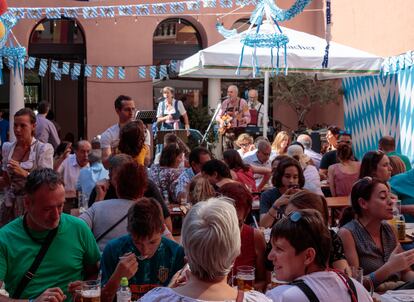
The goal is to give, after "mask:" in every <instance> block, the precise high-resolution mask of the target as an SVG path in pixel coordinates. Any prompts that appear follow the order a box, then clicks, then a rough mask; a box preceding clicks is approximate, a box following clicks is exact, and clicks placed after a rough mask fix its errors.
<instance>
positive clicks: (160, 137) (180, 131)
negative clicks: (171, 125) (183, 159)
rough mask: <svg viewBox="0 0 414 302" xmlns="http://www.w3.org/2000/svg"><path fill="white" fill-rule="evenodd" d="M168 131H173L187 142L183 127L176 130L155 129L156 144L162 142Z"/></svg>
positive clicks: (185, 131) (161, 143)
mask: <svg viewBox="0 0 414 302" xmlns="http://www.w3.org/2000/svg"><path fill="white" fill-rule="evenodd" d="M168 133H174V134H175V135H176V136H177V137H179V138H180V139H181V140H182V141H183V142H184V143H186V144H187V143H188V136H187V130H185V129H177V130H159V131H157V145H163V144H164V136H165V135H167V134H168Z"/></svg>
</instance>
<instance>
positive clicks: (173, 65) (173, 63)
mask: <svg viewBox="0 0 414 302" xmlns="http://www.w3.org/2000/svg"><path fill="white" fill-rule="evenodd" d="M170 71H171V72H177V71H178V62H177V61H175V60H171V62H170Z"/></svg>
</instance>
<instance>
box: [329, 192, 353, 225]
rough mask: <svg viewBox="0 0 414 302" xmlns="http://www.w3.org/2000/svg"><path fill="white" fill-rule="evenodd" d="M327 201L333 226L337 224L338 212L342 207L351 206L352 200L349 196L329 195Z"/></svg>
mask: <svg viewBox="0 0 414 302" xmlns="http://www.w3.org/2000/svg"><path fill="white" fill-rule="evenodd" d="M326 202H327V204H328V208H329V210H330V212H331V213H330V214H331V226H335V218H336V215H337V212H339V211H341V210H342V209H344V208H346V207H349V206H351V200H350V197H349V196H340V197H327V198H326Z"/></svg>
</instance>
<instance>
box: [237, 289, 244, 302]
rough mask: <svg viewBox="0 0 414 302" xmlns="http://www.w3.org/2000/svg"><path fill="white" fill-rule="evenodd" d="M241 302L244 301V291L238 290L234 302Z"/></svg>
mask: <svg viewBox="0 0 414 302" xmlns="http://www.w3.org/2000/svg"><path fill="white" fill-rule="evenodd" d="M243 300H244V291H242V290H238V291H237V298H236V302H243Z"/></svg>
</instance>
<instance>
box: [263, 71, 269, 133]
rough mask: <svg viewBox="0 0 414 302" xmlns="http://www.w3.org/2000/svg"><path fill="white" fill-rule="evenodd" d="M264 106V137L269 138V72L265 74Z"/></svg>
mask: <svg viewBox="0 0 414 302" xmlns="http://www.w3.org/2000/svg"><path fill="white" fill-rule="evenodd" d="M263 106H264V113H263V115H264V116H263V136H264V137H267V124H268V123H269V71H265V74H264V96H263Z"/></svg>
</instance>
